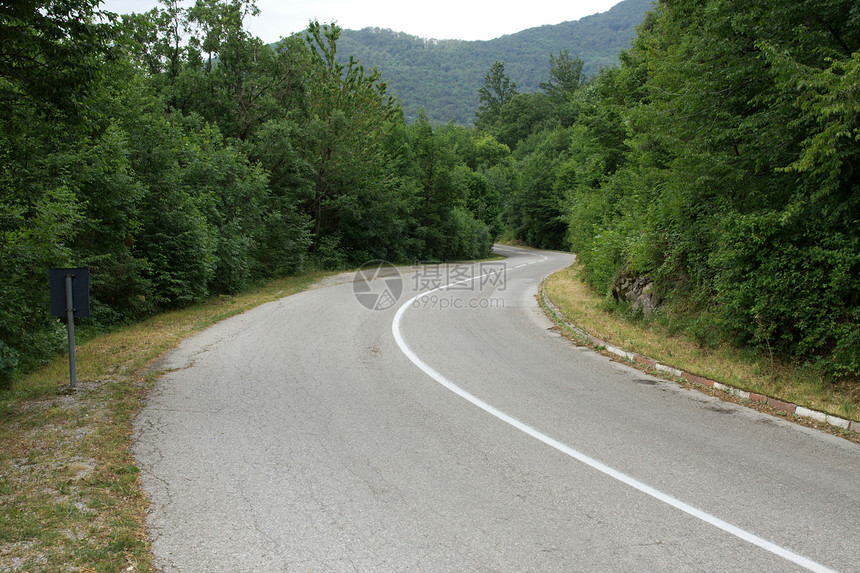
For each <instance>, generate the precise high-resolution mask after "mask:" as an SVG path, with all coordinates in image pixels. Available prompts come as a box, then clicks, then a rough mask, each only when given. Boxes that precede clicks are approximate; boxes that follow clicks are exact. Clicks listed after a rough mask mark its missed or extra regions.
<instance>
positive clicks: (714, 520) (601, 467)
mask: <svg viewBox="0 0 860 573" xmlns="http://www.w3.org/2000/svg"><path fill="white" fill-rule="evenodd" d="M539 256H541V257H543V258H542V259H540V261H539V260H534V261H531V262H528V263H523V264H521V265H517V266H516V267H513V269H511V270H515V269H519V268H522V267H525V266H528V265H531V264H534V263H536V262H541V261H545V260H547V257H546V256H544V255H539ZM489 274H490V273H487V274H485V275H481V276H478V277H472V278H469V279H466V280H462V281H457V282H452V283H449V284H446V285H443V286H440V287H437V288H434V289H431V290H428V291H426V292H422V293H419V294H417V295H415V296H413V297H412V298H410V299H409V300H408V301H406V302H405V303H404V304H403V305H402V306H401V307H400V308H399V309H398V310H397V313H396V314H395V315H394V320H393V321H392V322H391V333H392V334H393V335H394V341H395V342H397V346H399V347H400V350H401V352H403V354H404V355H406V357H407V358H409V360H411V361H412V363H413V364H414V365H415V366H417V367H418V368H419V369H420V370H421V371H423V372H424V373H425V374H427V375H428V376H430V377H431V378H433V379H434V380H435V381H436V382H438V383H439V384H441V385H442V386H444V387H445V388H447V389H448V390H450V391H451V392H453V393H454V394H456V395H458V396H460V397H461V398H463V399H464V400H466V401H467V402H470V403H472V404H473V405H475V406H477V407H478V408H480V409H481V410H483V411H485V412H487V413H488V414H490V415H492V416H495V417H496V418H498V419H499V420H501V421H503V422H505V423H507V424H509V425H511V426H513V427H514V428H516V429H518V430H520V431H521V432H524V433H526V434H528V435H529V436H531V437H533V438H535V439H536V440H539V441H541V442H543V443H544V444H546V445H548V446H550V447H552V448H555V449H556V450H558V451H560V452H562V453H564V454H567V455H568V456H570V457H571V458H573V459H575V460H577V461H579V462H582V463H584V464H585V465H587V466H589V467H591V468H593V469H595V470H597V471H599V472H601V473H604V474H606V475H607V476H609V477H611V478H613V479H616V480H618V481H620V482H621V483H623V484H625V485H628V486H630V487H632V488H634V489H636V490H639V491H640V492H642V493H644V494H646V495H649V496H651V497H653V498H654V499H657V500H659V501H662V502H663V503H666V504H668V505H670V506H672V507H674V508H675V509H679V510H681V511H683V512H684V513H686V514H688V515H691V516H693V517H695V518H697V519H700V520H702V521H704V522H705V523H708V524H710V525H712V526H714V527H716V528H717V529H721V530H723V531H725V532H726V533H729V534H731V535H734V536H735V537H737V538H739V539H742V540H743V541H746V542H748V543H751V544H753V545H756V546H758V547H761V548H762V549H765V550H766V551H769V552H770V553H773V554H774V555H776V556H778V557H782V558H783V559H785V560H787V561H791V562H792V563H795V564H797V565H800V566H801V567H803V568H805V569H808V570H809V571H815V572H816V573H836V572H835V571H834V570H833V569H830V568H828V567H826V566H824V565H821V564H820V563H816V562H815V561H812V560H811V559H808V558H806V557H804V556H803V555H798V554H797V553H794V552H793V551H790V550H788V549H786V548H784V547H781V546H779V545H777V544H775V543H772V542H770V541H768V540H766V539H763V538H761V537H759V536H758V535H755V534H754V533H750V532H749V531H746V530H745V529H741V528H740V527H737V526H735V525H732V524H731V523H728V522H726V521H723V520H722V519H720V518H718V517H715V516H713V515H711V514H710V513H707V512H705V511H703V510H701V509H698V508H696V507H693V506H692V505H689V504H687V503H684V502H683V501H681V500H679V499H676V498H674V497H672V496H671V495H669V494H666V493H663V492H661V491H660V490H657V489H654V488H653V487H651V486H649V485H646V484H644V483H642V482H640V481H639V480H637V479H635V478H632V477H630V476H628V475H627V474H624V473H622V472H620V471H618V470H615V469H613V468H611V467H609V466H607V465H606V464H604V463H602V462H599V461H597V460H595V459H594V458H592V457H589V456H587V455H585V454H583V453H582V452H579V451H577V450H575V449H573V448H571V447H570V446H568V445H566V444H563V443H561V442H559V441H558V440H556V439H554V438H551V437H549V436H547V435H546V434H543V433H541V432H539V431H538V430H536V429H534V428H532V427H531V426H529V425H527V424H525V423H523V422H521V421H520V420H518V419H516V418H514V417H512V416H510V415H508V414H506V413H504V412H502V411H501V410H499V409H498V408H496V407H495V406H492V405H490V404H488V403H487V402H484V401H483V400H481V399H480V398H478V397H477V396H474V395H472V394H470V393H468V392H466V391H465V390H463V389H462V388H460V387H459V386H457V385H456V384H454V383H453V382H451V381H450V380H448V379H447V378H446V377H445V376H443V375H442V374H440V373H439V372H437V371H436V370H435V369H433V367H432V366H430V365H429V364H427V363H426V362H424V361H423V360H421V359H420V358H419V357H418V355H417V354H415V352H413V351H412V349H411V348H409V345H407V344H406V341H405V340H404V339H403V334H402V332H401V331H400V322H401V320H402V319H403V315H404V314H405V312H406V309H408V308H409V307H410V306H411V305H412V303H413V302H415V301H416V300H417V299H418V298H419V297H422V296H425V295H428V294H430V293H432V292H436V291H439V290H443V289H446V288H448V287H450V286H454V285H458V284H462V283H466V282H471V281H475V280H478V279H481V278H483V277H486V276H488V275H489Z"/></svg>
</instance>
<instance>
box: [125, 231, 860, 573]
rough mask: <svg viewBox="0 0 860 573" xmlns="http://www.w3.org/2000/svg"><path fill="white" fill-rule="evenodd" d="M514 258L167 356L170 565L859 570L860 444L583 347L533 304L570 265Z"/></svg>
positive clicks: (157, 407) (339, 290) (157, 451)
mask: <svg viewBox="0 0 860 573" xmlns="http://www.w3.org/2000/svg"><path fill="white" fill-rule="evenodd" d="M500 251H501V252H502V253H503V254H505V255H507V256H508V259H506V260H505V261H503V262H490V263H481V264H476V265H466V266H457V267H429V266H428V267H418V268H415V269H411V270H408V271H407V270H403V271H402V273H401V274H397V273H390V272H389V273H387V274H386V276H381V277H379V278H376V279H374V280H370V281H367V282H365V281H363V280H360V281H359V282H357V283H356V282H352V281H341V282H340V284H330V285H329V286H324V287H320V288H316V289H313V290H309V291H306V292H304V293H301V294H298V295H295V296H291V297H288V298H285V299H282V300H280V301H277V302H274V303H270V304H267V305H264V306H262V307H259V308H257V309H255V310H253V311H250V312H248V313H245V314H243V315H241V316H238V317H235V318H233V319H230V320H227V321H224V322H222V323H219V324H217V325H215V326H214V327H212V328H210V329H209V330H207V331H205V332H203V333H201V334H200V335H198V336H196V337H194V338H192V339H189V340H187V341H186V342H185V343H183V344H182V345H181V347H180V348H179V349H178V350H176V351H174V352H173V353H171V354H170V355H169V356H168V358H167V359H166V360H165V362H164V363H163V364H162V367H163V368H166V369H170V372H169V373H167V374H165V375H164V376H163V377H162V378H161V379H160V380H159V382H158V384H157V387H156V388H155V390H154V391H153V392H152V394H151V396H150V398H149V401H148V402H147V405H146V406H145V408H144V409H143V411H142V412H141V414H140V416H139V418H138V420H137V424H136V440H135V446H134V448H135V456H136V458H137V461H138V465H139V467H140V468H141V470H142V478H143V481H144V486H145V488H146V490H147V492H148V493H149V495H150V497H151V500H152V505H151V508H150V513H149V516H148V523H149V528H150V534H151V537H152V541H153V551H154V553H155V558H156V564H157V566H158V567H159V569H160V570H162V571H165V572H170V571H183V572H191V571H222V572H228V571H318V572H327V571H589V572H591V571H661V572H665V571H803V570H819V571H826V570H836V571H846V572H847V571H860V446H858V445H856V444H853V443H850V442H848V441H846V440H842V439H840V438H837V437H834V436H831V435H828V434H826V433H823V432H819V431H816V430H811V429H807V428H804V427H801V426H798V425H795V424H792V423H789V422H787V421H785V420H782V419H780V418H777V417H773V416H769V415H766V414H761V413H758V412H756V411H753V410H750V409H747V408H743V407H741V406H736V405H733V404H730V403H724V402H720V401H719V400H717V399H715V398H711V397H708V396H706V395H704V394H702V393H699V392H697V391H694V390H686V389H682V388H680V387H678V386H677V385H675V384H674V383H671V382H666V381H662V380H659V379H657V378H653V377H650V376H647V375H645V374H643V373H641V372H639V371H636V370H632V369H630V368H627V367H626V366H624V365H622V364H619V363H616V362H612V361H610V360H609V359H607V358H605V357H603V356H600V355H599V354H597V353H595V352H593V351H590V350H586V349H581V348H578V347H576V346H574V345H573V344H571V343H570V342H569V341H568V340H566V339H564V338H562V337H561V336H559V335H558V334H557V333H556V332H555V331H554V330H552V329H551V323H550V322H549V320H548V319H547V318H546V317H545V316H543V313H542V312H541V310H540V309H539V308H538V306H537V303H536V301H535V294H536V292H537V286H538V284H539V282H540V280H541V279H542V278H543V277H545V276H547V275H548V274H550V273H552V272H554V271H556V270H559V269H561V268H564V267H565V266H567V265H569V264H570V263H571V262H572V257H571V256H570V255H564V254H560V253H550V252H538V251H530V250H525V249H514V248H510V247H501V248H500ZM383 274H385V273H383ZM368 276H369V271H368V272H367V273H365V274H363V275H362V277H364V278H368ZM335 282H336V281H335ZM449 284H450V285H451V286H449V287H447V288H440V287H444V285H449ZM422 293H423V294H422ZM368 307H371V308H368ZM373 307H376V310H373V309H372V308H373Z"/></svg>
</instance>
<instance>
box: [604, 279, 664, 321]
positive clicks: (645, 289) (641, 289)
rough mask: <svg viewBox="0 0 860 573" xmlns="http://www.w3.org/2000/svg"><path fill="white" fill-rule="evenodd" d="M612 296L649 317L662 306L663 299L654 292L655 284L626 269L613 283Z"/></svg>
mask: <svg viewBox="0 0 860 573" xmlns="http://www.w3.org/2000/svg"><path fill="white" fill-rule="evenodd" d="M612 296H613V298H615V300H617V301H623V302H626V303H628V304H629V305H631V306H632V307H633V308H634V309H639V310H641V311H642V314H644V315H645V316H648V315H649V314H651V313H652V312H654V310H655V309H656V308H657V307H658V306H660V303H661V302H663V299H662V298H661V297H660V296H658V295H657V293H656V292H655V291H654V282H653V281H652V280H651V279H650V278H648V277H647V276H644V275H638V276H637V275H634V274H633V273H632V272H631V271H629V270H627V269H625V270H624V272H622V273H621V274H619V275H618V276H617V277H615V280H614V281H612Z"/></svg>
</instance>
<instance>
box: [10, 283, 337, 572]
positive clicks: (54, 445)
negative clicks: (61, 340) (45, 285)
mask: <svg viewBox="0 0 860 573" xmlns="http://www.w3.org/2000/svg"><path fill="white" fill-rule="evenodd" d="M323 276H326V273H321V272H309V273H305V274H302V275H300V276H295V277H290V278H286V279H281V280H276V281H272V282H270V283H268V284H267V285H265V286H264V287H261V288H258V289H255V290H253V291H250V292H248V293H244V294H241V295H238V296H232V297H231V296H220V297H216V298H213V299H210V300H209V301H208V302H206V303H203V304H200V305H196V306H193V307H189V308H186V309H183V310H177V311H173V312H167V313H163V314H159V315H157V316H155V317H153V318H151V319H149V320H147V321H145V322H142V323H139V324H135V325H132V326H128V327H125V328H121V329H118V330H116V331H113V332H110V333H108V334H104V335H101V336H97V337H94V338H92V339H90V340H88V341H87V342H84V343H82V344H80V345H79V346H78V348H77V358H78V390H77V392H75V393H65V392H63V390H64V389H65V388H66V387H67V385H68V361H67V360H68V359H67V357H66V356H57V357H56V358H55V359H54V360H53V361H52V362H51V363H50V364H49V365H47V366H45V367H44V368H42V369H40V370H38V371H36V372H34V373H32V374H30V375H29V376H26V377H22V378H20V379H18V380H16V381H15V383H14V384H13V385H12V386H11V387H10V388H8V389H6V390H4V391H3V392H0V570H7V569H9V570H23V571H33V570H40V571H60V570H64V571H65V570H78V569H76V567H77V568H80V570H84V571H92V570H95V571H149V570H151V569H152V563H151V558H150V549H149V542H148V540H147V536H146V531H145V510H146V503H147V502H146V497H145V495H144V493H143V491H142V489H141V486H140V482H139V480H138V476H139V470H138V469H137V467H136V466H135V462H134V458H133V457H132V455H131V451H130V445H131V438H132V426H131V424H132V419H133V416H134V414H135V412H136V411H137V409H138V407H139V406H140V405H141V403H142V400H143V398H144V397H145V395H146V391H147V390H148V388H150V387H151V385H152V383H153V382H154V380H155V377H156V376H155V374H154V373H149V372H147V366H148V365H149V364H151V363H152V362H153V361H154V360H155V359H156V358H157V357H159V356H160V355H162V354H164V352H166V351H167V350H169V349H171V348H173V347H175V346H176V345H177V344H178V343H179V342H180V341H181V340H182V339H183V338H186V337H188V336H190V335H192V334H194V333H196V332H198V331H200V330H203V329H204V328H206V327H208V326H210V325H212V324H214V323H215V322H218V321H220V320H223V319H225V318H227V317H230V316H233V315H235V314H239V313H241V312H244V311H246V310H249V309H250V308H253V307H255V306H258V305H260V304H263V303H266V302H269V301H272V300H277V299H279V298H282V297H284V296H288V295H290V294H294V293H296V292H299V291H301V290H304V289H306V288H308V287H309V286H310V285H312V284H313V283H314V282H316V281H317V280H319V279H320V278H322V277H323ZM58 387H59V389H60V391H59V392H58Z"/></svg>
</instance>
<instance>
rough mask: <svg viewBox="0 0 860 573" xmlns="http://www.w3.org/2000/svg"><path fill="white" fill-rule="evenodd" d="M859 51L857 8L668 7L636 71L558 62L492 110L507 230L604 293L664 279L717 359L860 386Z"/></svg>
mask: <svg viewBox="0 0 860 573" xmlns="http://www.w3.org/2000/svg"><path fill="white" fill-rule="evenodd" d="M858 49H860V6H858V4H857V3H856V2H854V1H851V0H806V1H803V2H797V1H795V0H763V1H762V2H756V3H746V4H743V5H739V4H738V3H734V2H723V1H718V0H683V1H682V0H661V1H659V2H657V3H656V4H655V8H654V9H653V10H652V11H650V12H649V13H648V14H647V15H646V18H645V21H644V22H643V23H642V24H641V26H640V27H639V29H638V34H637V37H636V38H635V40H634V41H633V44H632V46H631V48H630V49H629V50H627V51H625V52H624V53H622V55H621V63H620V65H619V66H614V67H611V68H604V69H602V70H601V71H600V73H599V74H597V75H596V76H594V77H592V78H582V79H583V81H582V82H581V83H580V84H579V85H578V86H574V87H573V88H572V89H568V88H566V87H564V86H565V85H566V84H565V83H564V82H563V81H561V79H562V77H563V75H564V74H563V69H564V68H565V67H567V68H568V71H570V62H569V61H568V62H566V61H565V60H570V58H569V57H568V56H563V57H558V58H557V59H555V60H554V64H553V70H554V71H555V74H556V75H558V76H559V77H558V78H557V79H558V80H559V81H557V82H556V83H555V84H554V86H553V85H549V86H548V87H549V89H545V90H544V91H543V92H539V93H514V94H507V97H506V102H505V103H504V105H502V106H500V107H492V106H487V107H483V108H482V109H481V111H480V112H479V114H478V116H477V119H476V127H477V128H478V129H479V130H481V131H482V132H483V133H487V134H490V135H492V136H493V137H495V138H496V140H497V141H499V142H500V143H502V144H505V145H507V146H508V147H509V148H510V149H512V150H513V156H514V158H515V162H516V165H517V171H518V173H519V180H520V184H519V186H518V187H517V188H516V189H515V190H514V191H513V192H512V193H511V194H510V195H509V196H508V198H507V201H506V203H505V204H504V206H503V209H502V211H503V213H504V218H503V222H504V225H505V226H506V227H507V228H508V229H510V230H511V232H512V233H513V234H514V235H515V236H516V237H517V238H519V239H521V240H523V241H526V242H528V243H529V244H531V245H533V246H536V247H544V248H553V249H569V250H572V251H573V252H575V253H577V254H578V255H579V260H580V261H581V263H582V264H583V266H584V268H585V270H586V272H587V277H588V280H589V281H590V283H591V284H592V285H593V286H594V287H595V288H597V289H598V290H600V291H601V292H606V293H609V292H610V289H611V287H612V285H613V281H614V280H615V279H616V278H617V277H619V276H621V275H625V276H630V275H634V276H644V277H648V278H649V279H650V280H652V281H653V285H654V286H653V288H654V292H656V294H657V295H658V296H659V298H660V299H662V300H663V304H662V307H661V311H660V312H662V313H663V314H664V315H666V316H671V318H672V319H673V320H675V323H676V324H678V325H682V326H683V328H685V329H686V330H688V331H689V332H690V333H692V334H693V335H694V336H695V337H696V339H697V340H699V341H700V343H701V344H702V345H703V346H706V347H707V346H712V345H717V344H722V343H724V342H732V343H734V344H738V345H739V346H744V347H753V348H758V349H761V350H762V351H764V352H768V353H770V354H771V355H777V354H778V355H780V356H782V357H784V358H787V359H790V360H793V361H795V362H797V363H800V364H805V365H809V366H813V367H815V368H817V369H819V371H823V372H826V373H827V374H828V375H831V376H835V377H848V378H852V379H855V380H856V379H857V377H858V376H860V169H858V168H860V52H858ZM499 73H500V72H499V70H498V69H491V71H490V72H488V74H487V77H486V80H487V83H486V86H487V87H491V86H493V85H501V84H499V82H498V79H497V77H496V76H498V75H499ZM502 73H504V72H502ZM550 83H551V84H552V82H550Z"/></svg>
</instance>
